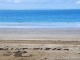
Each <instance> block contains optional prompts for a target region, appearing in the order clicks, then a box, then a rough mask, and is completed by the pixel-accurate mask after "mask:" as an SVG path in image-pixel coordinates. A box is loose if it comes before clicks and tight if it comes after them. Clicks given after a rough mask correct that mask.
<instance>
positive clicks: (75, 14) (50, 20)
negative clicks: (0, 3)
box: [0, 9, 80, 28]
mask: <svg viewBox="0 0 80 60" xmlns="http://www.w3.org/2000/svg"><path fill="white" fill-rule="evenodd" d="M6 22H7V24H8V25H7V26H6V24H5V23H6ZM75 22H78V23H75ZM13 23H25V24H28V23H30V24H31V25H32V26H27V25H26V26H25V24H21V25H20V26H9V24H13ZM33 23H37V24H33ZM30 24H29V25H30ZM2 25H4V26H2ZM13 25H15V24H13ZM17 25H18V24H17ZM33 25H34V26H33ZM2 27H3V28H4V27H9V28H31V27H32V28H37V27H38V28H39V27H40V28H47V27H48V28H53V27H80V10H79V9H74V10H0V28H2Z"/></svg>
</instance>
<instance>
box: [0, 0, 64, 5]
mask: <svg viewBox="0 0 80 60" xmlns="http://www.w3.org/2000/svg"><path fill="white" fill-rule="evenodd" d="M63 2H65V0H0V3H36V4H39V3H40V4H41V3H51V4H52V3H63Z"/></svg>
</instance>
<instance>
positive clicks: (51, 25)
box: [0, 22, 80, 28]
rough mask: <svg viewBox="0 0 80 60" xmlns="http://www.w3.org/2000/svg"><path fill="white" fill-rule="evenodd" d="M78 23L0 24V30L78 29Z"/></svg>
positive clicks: (79, 23)
mask: <svg viewBox="0 0 80 60" xmlns="http://www.w3.org/2000/svg"><path fill="white" fill-rule="evenodd" d="M78 27H80V22H52V23H48V22H45V23H43V22H42V23H41V22H40V23H37V22H36V23H35V22H34V23H32V22H31V23H29V22H27V23H17V22H0V28H78Z"/></svg>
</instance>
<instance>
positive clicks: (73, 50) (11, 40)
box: [0, 27, 80, 60]
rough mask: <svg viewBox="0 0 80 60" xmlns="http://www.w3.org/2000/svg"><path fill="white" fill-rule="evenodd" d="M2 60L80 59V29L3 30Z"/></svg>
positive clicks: (0, 42) (0, 33)
mask: <svg viewBox="0 0 80 60" xmlns="http://www.w3.org/2000/svg"><path fill="white" fill-rule="evenodd" d="M0 59H1V60H26V59H27V60H80V28H79V27H68V28H0Z"/></svg>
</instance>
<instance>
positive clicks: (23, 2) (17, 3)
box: [0, 0, 80, 10]
mask: <svg viewBox="0 0 80 60" xmlns="http://www.w3.org/2000/svg"><path fill="white" fill-rule="evenodd" d="M0 9H15V10H16V9H29V10H30V9H80V0H0Z"/></svg>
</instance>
